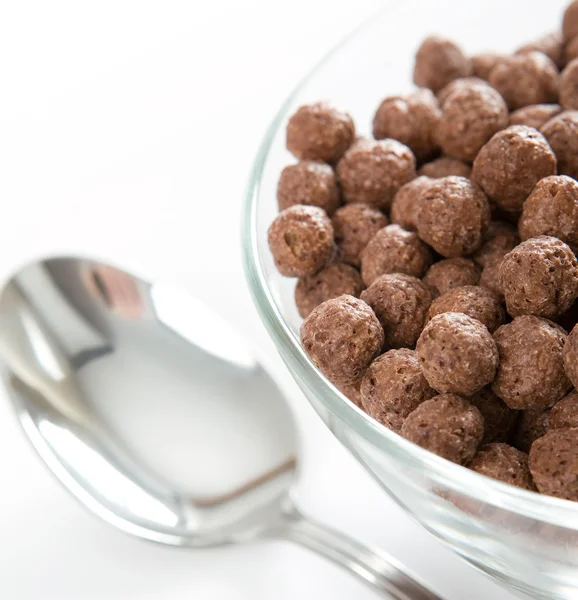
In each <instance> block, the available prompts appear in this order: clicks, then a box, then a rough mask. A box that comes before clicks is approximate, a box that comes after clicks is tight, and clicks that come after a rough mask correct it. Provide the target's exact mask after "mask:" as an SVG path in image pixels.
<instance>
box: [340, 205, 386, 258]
mask: <svg viewBox="0 0 578 600" xmlns="http://www.w3.org/2000/svg"><path fill="white" fill-rule="evenodd" d="M331 222H332V223H333V231H334V235H335V243H336V244H337V248H338V250H339V257H340V258H341V260H343V261H345V262H347V263H349V264H350V265H353V266H354V267H359V266H360V265H361V252H362V250H363V249H364V248H365V246H367V242H369V240H370V239H371V238H372V237H373V236H374V235H375V234H376V233H377V232H378V231H379V230H380V229H383V228H384V227H385V226H386V225H387V224H388V221H387V217H386V216H385V215H384V214H383V213H382V212H381V211H380V210H378V209H377V208H374V207H373V206H369V205H368V204H362V203H353V204H346V205H345V206H342V207H341V208H338V209H337V210H336V211H335V214H334V215H333V218H332V220H331Z"/></svg>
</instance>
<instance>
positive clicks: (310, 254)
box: [268, 205, 335, 277]
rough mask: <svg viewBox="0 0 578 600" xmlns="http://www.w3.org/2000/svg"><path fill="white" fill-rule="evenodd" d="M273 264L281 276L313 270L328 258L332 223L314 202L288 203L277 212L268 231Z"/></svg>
mask: <svg viewBox="0 0 578 600" xmlns="http://www.w3.org/2000/svg"><path fill="white" fill-rule="evenodd" d="M268 240H269V248H270V250H271V254H273V260H274V261H275V266H276V267H277V269H278V270H279V272H280V273H281V275H285V277H303V276H304V275H310V274H311V273H315V272H316V271H318V270H319V269H321V267H323V266H324V265H326V264H327V263H328V262H330V261H331V259H332V258H333V255H334V251H335V247H334V243H333V226H332V225H331V221H330V220H329V218H328V217H327V214H326V212H325V211H324V210H323V209H321V208H317V207H316V206H301V205H296V206H291V207H289V208H286V209H285V210H284V211H283V212H281V213H279V215H277V218H276V219H275V220H274V221H273V223H271V226H270V227H269V232H268Z"/></svg>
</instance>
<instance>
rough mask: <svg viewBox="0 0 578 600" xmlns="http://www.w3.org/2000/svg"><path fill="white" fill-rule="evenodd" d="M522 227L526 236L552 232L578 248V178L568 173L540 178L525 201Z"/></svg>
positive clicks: (521, 232) (523, 238) (521, 235)
mask: <svg viewBox="0 0 578 600" xmlns="http://www.w3.org/2000/svg"><path fill="white" fill-rule="evenodd" d="M518 231H519V232H520V238H521V239H522V240H528V239H530V238H532V237H537V236H539V235H551V236H554V237H557V238H558V239H560V240H562V241H563V242H566V243H567V244H568V245H569V246H570V247H571V248H572V249H573V250H576V249H578V182H576V180H575V179H572V178H571V177H568V176H567V175H552V176H550V177H544V179H541V180H540V181H538V183H537V184H536V187H535V188H534V190H533V191H532V193H531V194H530V195H529V196H528V198H527V200H526V202H524V207H523V209H522V216H521V217H520V220H519V221H518Z"/></svg>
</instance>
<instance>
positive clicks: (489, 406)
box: [468, 387, 518, 444]
mask: <svg viewBox="0 0 578 600" xmlns="http://www.w3.org/2000/svg"><path fill="white" fill-rule="evenodd" d="M468 401H469V402H470V403H471V404H473V405H474V406H475V407H476V408H477V409H478V410H479V411H480V412H481V413H482V417H484V437H483V439H482V443H483V444H489V443H491V442H506V441H507V440H508V438H509V436H510V433H511V432H512V429H513V427H514V425H515V424H516V420H517V418H518V413H517V412H516V411H515V410H512V409H511V408H509V407H508V406H506V404H505V403H504V402H503V400H501V399H500V398H498V396H496V394H494V392H492V390H491V388H489V387H485V388H483V389H481V390H480V391H479V392H476V393H475V394H474V395H473V396H470V397H469V398H468Z"/></svg>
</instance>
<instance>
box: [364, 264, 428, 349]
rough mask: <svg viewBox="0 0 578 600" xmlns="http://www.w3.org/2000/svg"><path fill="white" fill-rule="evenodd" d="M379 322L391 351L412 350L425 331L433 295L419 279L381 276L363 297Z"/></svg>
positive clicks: (396, 274) (392, 274)
mask: <svg viewBox="0 0 578 600" xmlns="http://www.w3.org/2000/svg"><path fill="white" fill-rule="evenodd" d="M361 299H362V300H363V301H364V302H367V304H369V306H371V308H372V309H373V312H374V313H375V315H376V316H377V318H378V319H379V322H380V323H381V326H382V327H383V331H384V333H385V345H386V347H390V348H402V347H412V346H414V345H415V343H416V341H417V338H418V337H419V335H420V333H421V332H422V329H423V326H424V323H425V319H426V315H427V311H428V308H429V306H430V304H431V301H432V298H431V294H430V292H429V290H428V288H427V286H426V285H424V284H423V283H422V282H421V281H420V280H419V279H417V278H416V277H412V276H411V275H403V274H401V273H391V274H388V275H381V276H380V277H378V278H377V279H376V280H375V281H374V282H373V283H372V284H371V285H370V286H369V287H368V288H367V289H366V290H365V291H364V292H363V293H362V294H361Z"/></svg>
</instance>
